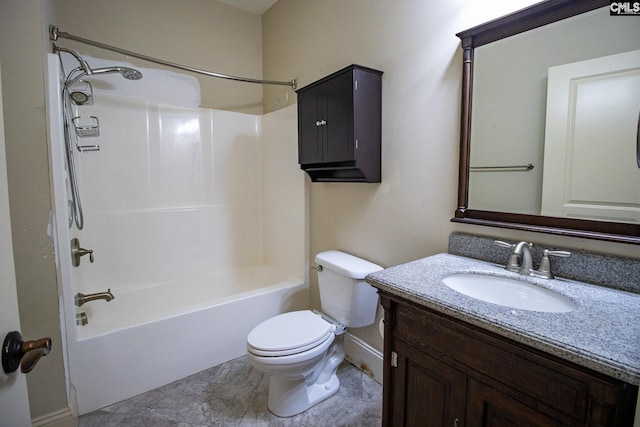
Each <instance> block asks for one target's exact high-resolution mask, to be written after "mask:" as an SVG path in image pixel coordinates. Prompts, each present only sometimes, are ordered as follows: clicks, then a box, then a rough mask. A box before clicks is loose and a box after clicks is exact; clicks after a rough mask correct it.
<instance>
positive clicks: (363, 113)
mask: <svg viewBox="0 0 640 427" xmlns="http://www.w3.org/2000/svg"><path fill="white" fill-rule="evenodd" d="M381 82H382V72H381V71H377V70H373V69H371V68H366V67H362V66H359V65H351V66H349V67H347V68H344V69H342V70H340V71H337V72H335V73H333V74H331V75H330V76H327V77H325V78H323V79H321V80H319V81H317V82H315V83H312V84H310V85H308V86H305V87H304V88H302V89H299V90H298V91H296V92H297V95H298V162H299V163H300V167H301V168H302V169H303V170H304V171H305V172H307V173H308V174H309V176H310V177H311V180H312V181H314V182H316V181H325V182H327V181H328V182H340V181H344V182H380V159H381V154H380V141H381V116H382V107H381V105H382V104H381V100H382V98H381V97H382V84H381Z"/></svg>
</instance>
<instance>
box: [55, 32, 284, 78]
mask: <svg viewBox="0 0 640 427" xmlns="http://www.w3.org/2000/svg"><path fill="white" fill-rule="evenodd" d="M58 38H63V39H68V40H73V41H76V42H80V43H84V44H88V45H90V46H94V47H98V48H100V49H105V50H110V51H112V52H116V53H121V54H123V55H127V56H133V57H134V58H138V59H142V60H144V61H149V62H153V63H156V64H160V65H166V66H167V67H173V68H178V69H180V70H184V71H190V72H192V73H197V74H202V75H205V76H209V77H218V78H221V79H228V80H236V81H239V82H246V83H258V84H264V85H279V86H291V88H293V89H296V80H295V79H293V80H291V81H288V82H281V81H274V80H258V79H250V78H246V77H237V76H230V75H227V74H220V73H214V72H211V71H206V70H201V69H199V68H193V67H188V66H186V65H180V64H175V63H173V62H169V61H164V60H162V59H158V58H153V57H151V56H146V55H142V54H139V53H136V52H131V51H128V50H124V49H120V48H119V47H115V46H109V45H107V44H104V43H100V42H96V41H93V40H88V39H85V38H82V37H78V36H74V35H72V34H69V33H65V32H63V31H60V30H58V27H56V26H54V25H50V26H49V40H51V41H57V40H58Z"/></svg>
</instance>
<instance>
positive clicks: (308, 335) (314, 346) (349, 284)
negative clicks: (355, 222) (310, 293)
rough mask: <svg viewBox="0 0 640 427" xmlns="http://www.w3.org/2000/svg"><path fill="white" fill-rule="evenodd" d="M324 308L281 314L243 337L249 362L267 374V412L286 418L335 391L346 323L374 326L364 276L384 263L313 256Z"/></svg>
mask: <svg viewBox="0 0 640 427" xmlns="http://www.w3.org/2000/svg"><path fill="white" fill-rule="evenodd" d="M316 263H317V264H318V266H319V267H318V285H319V287H320V300H321V307H322V309H323V312H315V311H311V310H301V311H294V312H290V313H284V314H280V315H277V316H275V317H272V318H270V319H267V320H266V321H264V322H262V323H260V324H259V325H257V326H256V327H255V328H254V329H253V330H252V331H251V332H250V333H249V335H248V336H247V357H248V360H249V362H250V363H251V365H252V366H253V367H254V368H255V369H257V370H259V371H262V372H264V373H265V374H267V375H269V376H270V378H269V397H268V403H267V406H268V408H269V410H270V411H271V412H272V413H274V414H275V415H277V416H280V417H290V416H293V415H296V414H298V413H300V412H303V411H306V410H307V409H309V408H310V407H312V406H313V405H315V404H317V403H319V402H321V401H322V400H324V399H326V398H328V397H330V396H331V395H333V394H335V393H336V392H337V391H338V389H339V387H340V380H339V379H338V377H337V375H336V371H337V369H338V366H340V364H341V363H342V361H343V360H344V357H345V353H344V344H343V340H342V338H343V337H342V335H343V334H344V332H345V331H346V327H347V326H356V327H362V326H367V325H370V324H373V322H374V319H375V312H376V309H377V304H378V296H377V292H376V291H375V289H374V288H372V287H371V286H370V285H368V284H367V283H366V282H364V277H365V276H366V275H367V274H369V273H371V272H374V271H378V270H381V269H382V267H380V266H378V265H375V264H372V263H370V262H368V261H365V260H362V259H360V258H357V257H354V256H352V255H349V254H346V253H344V252H340V251H327V252H322V253H320V254H318V255H317V256H316Z"/></svg>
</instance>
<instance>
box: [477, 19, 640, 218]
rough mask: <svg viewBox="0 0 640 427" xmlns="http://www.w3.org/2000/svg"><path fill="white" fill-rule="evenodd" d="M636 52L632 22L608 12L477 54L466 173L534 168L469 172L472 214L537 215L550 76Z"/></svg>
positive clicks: (638, 32) (639, 42)
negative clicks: (589, 61)
mask: <svg viewBox="0 0 640 427" xmlns="http://www.w3.org/2000/svg"><path fill="white" fill-rule="evenodd" d="M627 18H628V17H627ZM639 47H640V25H638V23H637V20H635V19H623V17H612V16H609V10H608V7H605V8H601V9H597V10H594V11H591V12H587V13H584V14H581V15H578V16H575V17H572V18H569V19H566V20H564V21H559V22H556V23H553V24H550V25H546V26H544V27H541V28H538V29H535V30H531V31H527V32H525V33H521V34H518V35H515V36H512V37H509V38H506V39H502V40H499V41H496V42H493V43H490V44H487V45H484V46H480V47H478V48H476V49H475V53H474V71H473V73H474V77H473V79H474V83H473V109H472V119H471V141H472V143H471V161H470V163H471V167H472V168H473V167H475V168H478V167H480V168H482V167H494V166H525V165H528V164H532V165H533V166H534V168H533V169H531V170H528V171H517V170H515V171H514V170H510V169H509V170H501V169H498V170H496V169H484V170H483V169H480V170H478V169H471V171H470V177H469V204H468V206H469V208H470V209H479V210H487V211H497V212H511V213H524V214H533V215H539V214H540V213H541V207H542V206H541V205H542V180H543V172H544V144H545V143H544V141H545V122H546V105H547V74H548V69H549V68H550V67H555V66H558V65H562V64H566V63H572V62H577V61H582V60H586V59H592V58H597V57H602V56H607V55H611V54H615V53H621V52H627V51H631V50H636V49H638V48H639ZM632 142H633V143H635V141H630V142H629V143H630V144H631V143H632ZM593 173H598V171H597V170H594V171H593ZM638 185H639V188H640V183H638Z"/></svg>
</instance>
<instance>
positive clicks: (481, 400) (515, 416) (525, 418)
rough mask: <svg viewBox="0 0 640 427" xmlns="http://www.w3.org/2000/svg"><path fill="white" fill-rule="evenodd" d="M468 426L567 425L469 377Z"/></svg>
mask: <svg viewBox="0 0 640 427" xmlns="http://www.w3.org/2000/svg"><path fill="white" fill-rule="evenodd" d="M466 425H467V427H555V426H567V425H571V424H565V423H562V422H560V421H557V420H554V419H552V418H550V417H548V416H547V415H545V414H543V413H541V412H538V411H536V410H535V409H533V408H530V407H528V406H526V405H524V404H522V403H520V402H518V401H516V400H514V399H512V398H511V397H509V395H508V393H505V392H501V391H499V390H496V389H494V388H491V387H489V386H487V385H485V384H482V383H481V382H479V381H477V380H475V379H473V378H469V388H468V394H467V424H466Z"/></svg>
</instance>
